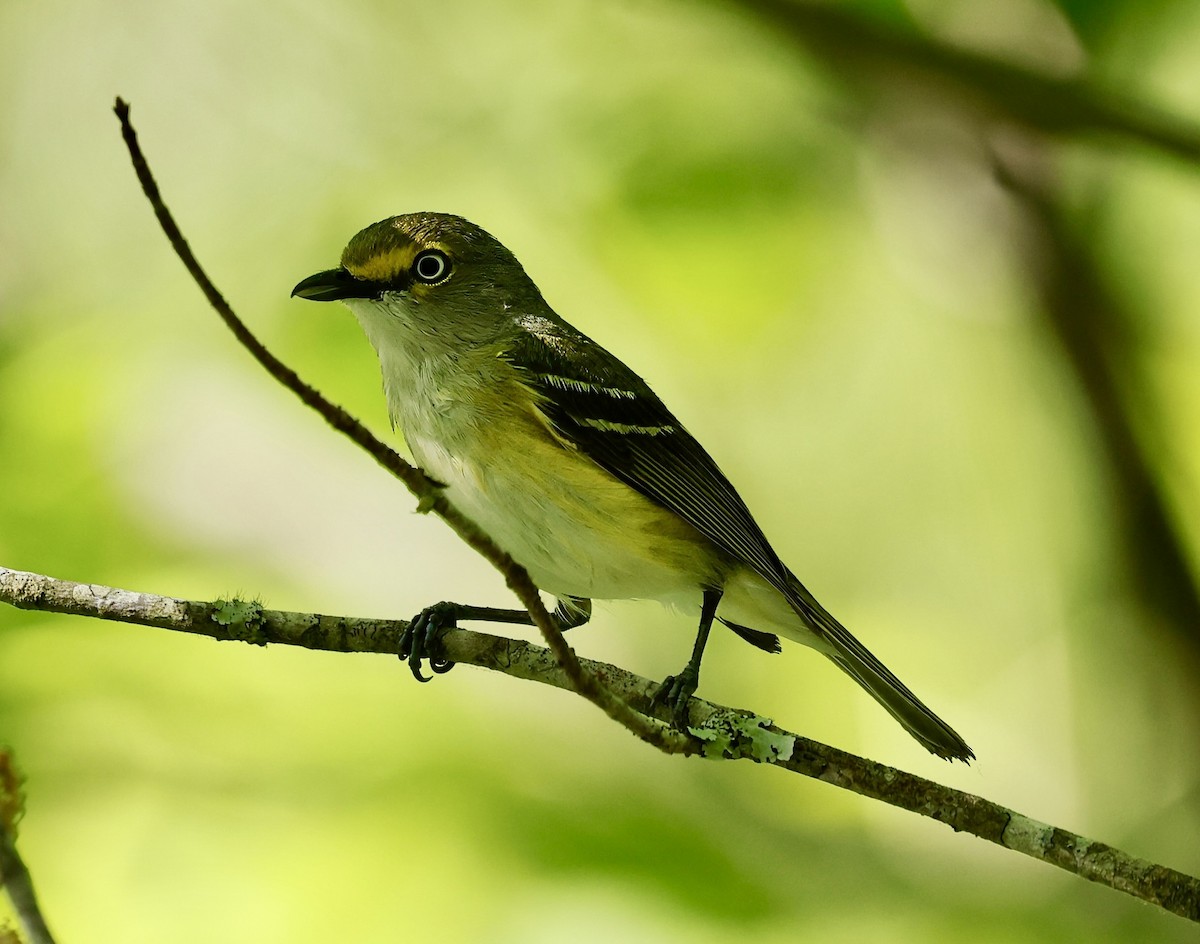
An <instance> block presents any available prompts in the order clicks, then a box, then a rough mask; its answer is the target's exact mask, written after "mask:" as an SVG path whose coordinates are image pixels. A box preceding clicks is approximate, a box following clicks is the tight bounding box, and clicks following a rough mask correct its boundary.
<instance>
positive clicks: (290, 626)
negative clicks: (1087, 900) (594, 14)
mask: <svg viewBox="0 0 1200 944" xmlns="http://www.w3.org/2000/svg"><path fill="white" fill-rule="evenodd" d="M0 602H4V603H9V604H11V605H12V606H16V607H19V608H21V609H28V610H45V611H49V612H55V613H71V614H74V615H76V616H91V617H98V618H100V619H108V620H118V621H121V622H126V623H139V624H143V625H147V626H157V627H160V628H163V629H172V630H177V631H179V632H186V633H195V634H199V635H204V636H210V637H211V638H213V639H220V640H241V641H243V642H249V643H254V644H257V645H266V644H267V643H278V644H282V645H290V646H303V647H305V648H308V649H321V650H327V651H331V652H377V653H395V652H396V651H397V646H398V643H399V638H400V633H401V632H402V631H403V629H404V626H405V623H404V622H403V621H401V620H375V619H355V618H351V617H344V616H321V615H318V614H315V613H289V612H284V611H280V610H268V609H264V608H263V607H262V606H260V605H259V604H256V603H245V602H240V601H222V600H218V601H216V602H214V603H200V602H196V601H192V600H177V599H173V598H171V597H162V596H157V595H155V594H149V593H133V592H131V591H128V590H117V589H114V588H112V587H104V586H99V585H97V584H81V583H73V582H71V581H67V580H56V579H54V578H53V577H46V576H43V575H41V574H31V573H25V572H23V571H17V570H8V569H6V568H4V567H0ZM444 641H445V646H446V654H447V656H448V657H449V658H450V659H452V660H453V661H455V662H461V663H465V664H468V665H475V666H480V667H482V668H486V669H491V670H493V671H495V672H502V673H504V674H505V675H510V676H512V677H514V678H522V679H528V680H530V681H535V682H540V683H542V684H543V685H551V686H554V687H556V688H563V689H568V690H570V689H572V688H573V682H572V680H571V679H569V678H568V676H567V674H566V673H565V671H564V670H563V669H562V668H561V666H560V665H559V664H558V663H557V661H556V658H555V657H554V656H553V655H552V654H551V653H550V652H549V651H548V650H546V649H543V648H542V647H541V646H536V645H533V644H532V643H528V642H523V641H521V640H518V639H508V638H505V637H503V636H494V635H491V634H489V633H476V632H472V631H470V630H466V629H461V628H460V629H455V630H450V631H449V632H448V633H447V634H446V637H445V640H444ZM581 661H582V663H583V667H584V669H585V670H586V671H587V672H588V673H589V674H590V675H592V676H593V677H596V678H601V679H603V680H604V683H605V685H606V686H607V687H608V688H609V690H611V691H612V692H613V693H614V694H616V695H617V696H619V697H621V698H622V699H624V700H625V701H626V702H628V703H629V704H631V705H633V706H635V707H637V708H638V709H639V710H641V711H645V712H648V713H652V714H655V715H656V717H658V718H659V719H660V720H661V721H663V722H666V721H667V720H668V719H669V715H668V710H667V707H666V706H665V705H659V706H651V704H650V698H651V695H652V693H653V691H654V689H655V687H656V686H655V683H654V682H653V681H651V680H650V679H647V678H642V677H641V676H639V675H635V674H633V673H632V672H628V671H626V670H625V669H622V668H620V667H618V666H615V665H608V664H606V663H603V662H594V661H591V660H587V659H584V660H581ZM692 720H693V721H694V722H695V723H696V725H697V730H699V731H701V732H702V734H703V736H704V737H705V739H706V740H705V750H704V753H705V754H706V755H707V756H709V757H714V758H724V759H729V760H752V761H755V762H758V763H769V764H773V765H774V766H776V767H780V768H782V769H784V770H789V771H791V772H792V773H797V774H802V775H804V776H806V777H811V778H814V779H816V780H823V781H824V782H826V783H829V784H833V785H834V786H837V787H841V788H842V789H844V790H850V791H852V792H854V793H857V794H860V795H861V796H865V797H870V798H872V799H875V800H882V801H883V802H884V803H889V804H891V805H892V806H896V807H899V808H901V809H905V810H909V811H910V812H913V813H917V814H919V815H921V816H927V817H929V818H930V819H933V820H937V821H938V822H942V823H945V824H946V825H947V826H949V827H950V828H951V829H954V830H955V831H958V832H965V833H970V834H971V835H973V836H978V837H979V838H980V839H986V840H988V841H989V842H993V843H996V844H997V845H1000V846H1004V847H1005V848H1007V849H1012V850H1013V851H1015V852H1020V853H1022V854H1024V855H1027V856H1032V857H1033V858H1035V859H1040V860H1041V861H1043V862H1048V863H1049V864H1051V865H1056V866H1058V867H1059V868H1061V869H1065V870H1066V871H1068V872H1072V873H1074V874H1076V875H1079V876H1081V877H1083V878H1086V879H1088V880H1089V881H1092V882H1099V883H1100V884H1102V885H1108V886H1110V887H1112V888H1115V889H1117V890H1118V891H1122V892H1125V893H1126V894H1127V895H1132V896H1133V897H1135V898H1139V899H1141V900H1142V901H1146V902H1149V903H1150V904H1153V905H1157V906H1158V907H1159V908H1162V909H1164V910H1166V911H1170V912H1172V913H1174V914H1177V915H1180V916H1182V917H1184V918H1187V919H1189V920H1191V921H1196V922H1200V879H1197V878H1194V877H1192V876H1190V875H1185V874H1184V873H1182V872H1178V871H1176V870H1174V869H1169V868H1167V867H1165V866H1161V865H1157V864H1155V863H1153V862H1148V861H1146V860H1144V859H1138V858H1135V857H1134V856H1131V855H1129V854H1128V853H1125V852H1122V851H1121V850H1119V849H1114V848H1113V847H1112V846H1107V845H1105V844H1103V843H1099V842H1093V841H1092V840H1090V839H1085V838H1084V837H1083V836H1079V835H1077V834H1075V833H1072V832H1068V831H1067V830H1065V829H1059V828H1058V827H1055V826H1051V825H1049V824H1047V823H1042V822H1039V821H1037V820H1035V819H1030V818H1029V817H1027V816H1023V815H1022V814H1020V813H1017V812H1015V811H1013V810H1010V809H1007V808H1005V807H1003V806H1000V805H999V804H996V803H992V802H991V801H990V800H985V799H983V798H982V797H978V796H974V795H973V794H970V793H965V792H963V791H961V790H955V789H954V788H952V787H947V786H943V785H942V784H939V783H934V782H933V781H932V780H926V779H924V778H923V777H918V776H916V775H914V774H910V773H906V772H905V771H902V770H897V769H895V768H894V767H888V766H886V765H884V764H880V763H877V762H876V761H873V760H868V759H867V758H864V757H858V756H856V755H854V754H849V753H847V752H845V751H840V750H838V749H837V748H834V747H830V746H828V745H826V744H822V743H820V742H818V741H813V740H810V739H808V738H805V737H801V736H800V735H798V734H795V733H793V732H791V731H787V730H784V729H783V728H780V727H778V726H776V725H774V724H772V723H771V721H770V720H769V719H767V718H763V717H761V716H759V715H756V714H754V713H753V712H750V711H744V710H741V709H736V708H729V707H726V706H723V705H717V704H713V703H712V702H708V701H705V700H704V699H701V698H697V699H695V700H694V702H693V707H692Z"/></svg>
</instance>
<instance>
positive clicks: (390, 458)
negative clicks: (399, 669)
mask: <svg viewBox="0 0 1200 944" xmlns="http://www.w3.org/2000/svg"><path fill="white" fill-rule="evenodd" d="M113 111H114V112H115V113H116V115H117V118H118V120H119V121H120V122H121V136H122V137H123V138H124V140H125V145H126V147H128V149H129V157H130V160H131V161H132V162H133V169H134V171H135V172H136V173H137V178H138V181H139V182H140V183H141V185H142V190H143V191H144V192H145V194H146V199H147V200H149V201H150V205H151V206H152V207H153V208H154V215H155V216H156V217H157V218H158V222H159V225H160V226H161V227H162V230H163V232H164V233H165V234H166V237H167V239H168V240H169V241H170V243H171V248H172V249H174V250H175V254H176V255H177V256H179V259H180V261H182V262H183V265H184V267H185V268H186V269H187V270H188V274H190V275H191V277H192V279H193V280H194V281H195V283H196V284H197V285H198V286H199V287H200V291H202V292H203V293H204V297H205V298H207V299H208V302H209V304H210V305H211V306H212V307H213V309H214V310H215V311H216V313H217V314H218V315H219V316H220V318H221V320H222V321H224V322H225V324H226V325H227V326H228V327H229V330H230V331H232V332H233V334H234V337H236V338H237V339H238V341H239V342H240V343H241V344H242V346H243V347H245V348H246V349H247V350H248V351H249V352H250V353H251V355H253V357H254V359H255V360H257V361H258V362H259V364H261V365H262V366H263V367H264V368H265V369H266V371H267V373H269V374H270V375H271V376H272V377H274V378H275V379H276V380H278V381H279V382H280V383H281V384H283V385H284V386H285V387H287V388H288V389H289V390H291V391H292V392H293V393H295V394H296V396H298V397H299V398H300V400H301V401H302V402H303V403H304V404H305V405H307V406H309V407H312V409H314V410H316V412H317V413H319V414H320V415H321V417H322V418H323V419H324V420H325V421H326V422H327V423H329V425H330V426H332V427H333V428H334V429H336V430H337V431H338V432H340V433H342V434H344V435H345V436H347V437H348V438H349V439H350V440H351V441H353V442H354V443H355V444H356V445H357V446H359V447H360V448H362V449H364V450H365V451H366V452H367V453H368V454H369V455H370V456H371V457H372V458H373V459H374V460H375V461H376V462H378V463H379V464H380V465H381V466H383V467H384V468H385V469H386V470H387V471H388V472H390V473H392V475H394V476H395V477H396V478H398V479H399V480H400V481H401V482H403V483H404V484H405V485H406V486H407V487H408V490H409V491H410V492H412V494H413V496H414V497H415V498H416V499H417V503H418V504H417V508H418V510H420V511H423V512H433V513H434V514H436V515H437V516H438V517H439V518H441V519H442V520H443V521H445V522H446V524H448V525H449V526H450V527H451V529H453V531H454V533H455V534H457V535H458V536H459V537H460V538H462V539H463V541H464V542H466V544H467V545H468V546H469V547H471V548H473V549H474V550H475V551H477V552H478V553H479V554H481V555H482V556H483V557H484V558H485V559H486V560H487V561H489V562H490V563H491V564H492V565H493V566H494V567H495V568H496V569H497V570H499V571H500V573H501V574H503V575H504V580H505V583H506V584H508V587H509V589H511V590H512V591H513V593H514V594H516V596H517V599H519V600H520V601H521V604H522V605H523V606H524V607H525V608H526V609H527V610H528V611H529V615H530V618H531V619H532V620H533V622H534V625H535V626H537V628H538V629H539V630H540V631H541V633H542V636H543V637H544V638H545V640H546V644H547V645H548V646H549V647H550V650H551V651H552V652H553V653H554V656H555V658H556V659H558V661H559V664H560V665H561V666H562V667H563V671H564V672H566V674H567V677H568V678H570V679H571V682H572V685H573V687H574V689H575V691H576V692H578V693H579V694H580V695H582V696H583V697H584V698H586V699H587V700H588V701H590V702H592V703H593V704H595V705H597V706H598V707H599V708H601V709H602V710H603V711H604V712H605V713H606V714H607V715H608V716H609V717H611V718H612V719H613V720H614V721H616V722H618V723H619V724H621V725H623V726H624V727H626V728H628V729H629V730H630V731H632V732H633V733H634V734H635V735H637V736H638V737H639V738H641V739H642V740H643V741H646V742H647V743H649V744H653V745H654V746H655V747H657V748H658V749H659V750H662V751H665V752H667V753H673V754H674V753H684V754H686V753H694V752H695V751H696V750H697V749H698V746H697V745H696V744H694V743H693V742H692V741H691V740H690V739H689V738H687V737H686V736H684V735H681V734H679V733H678V732H676V731H674V730H672V729H670V728H667V727H664V726H663V725H660V724H655V723H653V722H651V721H649V720H648V719H647V718H646V717H645V716H643V715H639V714H638V713H637V712H635V711H633V710H632V709H631V708H630V707H629V706H628V705H626V704H625V703H624V702H622V701H621V700H620V699H619V698H616V697H615V696H613V695H612V694H611V693H610V692H608V691H607V690H606V689H605V687H604V686H603V685H601V684H600V683H599V682H598V681H597V680H596V679H595V678H594V677H593V676H591V675H589V674H588V673H587V672H586V671H585V670H584V669H583V667H582V666H581V665H580V663H579V658H578V657H577V656H576V655H575V651H574V650H573V649H572V648H571V647H570V646H569V645H568V644H567V641H566V639H565V638H563V635H562V633H561V632H559V629H558V627H557V626H556V625H555V623H554V620H553V619H552V618H551V616H550V613H549V612H548V611H547V610H546V606H545V604H543V603H542V598H541V597H540V596H539V595H538V591H537V587H535V586H534V584H533V581H532V580H530V579H529V575H528V574H527V573H526V572H525V569H524V568H523V567H521V566H520V565H519V564H518V563H517V562H516V561H514V560H513V559H512V558H511V557H510V556H509V555H508V554H507V553H505V552H504V551H503V550H502V549H501V548H500V547H499V546H498V545H497V544H496V542H495V541H493V540H492V539H491V537H490V536H489V535H487V534H485V533H484V532H483V531H482V530H481V529H480V528H479V527H478V526H477V525H476V524H475V523H474V522H473V521H471V520H470V519H469V518H468V517H467V516H466V515H464V514H462V512H460V511H459V510H458V509H456V508H455V507H454V506H453V505H451V504H450V502H449V501H447V499H446V496H445V495H444V494H443V493H442V490H441V487H440V486H439V485H438V483H437V482H435V481H434V480H433V479H431V478H429V476H427V475H426V474H425V473H424V472H422V471H421V470H420V469H418V468H416V467H415V466H413V465H411V464H410V463H408V462H406V461H404V459H403V458H401V456H400V455H399V454H398V453H397V452H396V451H395V450H393V449H391V448H389V447H388V446H387V445H385V444H384V443H382V442H380V441H379V439H378V438H376V437H375V436H374V435H372V433H371V432H370V430H368V429H367V428H366V427H365V426H363V425H362V424H361V423H360V422H358V420H356V419H355V418H354V417H352V416H351V415H350V414H349V413H347V412H346V411H345V410H343V409H342V408H341V407H339V406H335V405H334V404H333V403H330V402H329V401H328V400H327V399H325V397H324V396H322V395H321V394H320V393H319V392H318V391H317V390H316V389H315V388H313V387H311V386H309V385H308V384H307V383H305V382H304V381H303V380H301V379H300V376H299V375H298V374H297V373H296V372H295V371H294V370H292V369H291V368H290V367H288V366H287V365H286V364H284V363H283V362H282V361H281V360H279V358H277V357H276V356H275V355H274V354H272V353H271V352H270V351H269V350H267V348H266V347H265V346H264V345H263V344H262V342H260V341H259V340H258V339H257V338H256V337H255V336H254V335H253V334H252V333H251V331H250V329H249V328H247V327H246V325H245V323H244V322H243V321H242V320H241V318H239V317H238V316H237V314H236V313H235V312H234V311H233V308H232V307H231V306H230V305H229V303H228V302H227V301H225V298H224V297H223V296H222V295H221V293H220V292H219V291H218V290H217V287H216V286H215V285H214V284H213V283H212V280H210V279H209V277H208V276H207V275H206V274H205V272H204V269H203V268H202V267H201V266H200V263H199V261H198V260H197V259H196V256H195V254H194V253H193V252H192V250H191V247H190V246H189V245H188V243H187V240H186V239H184V236H183V233H182V232H181V231H180V229H179V227H178V225H177V224H176V223H175V220H174V218H173V217H172V216H171V211H170V210H168V209H167V206H166V204H165V203H164V202H163V199H162V195H161V193H160V192H159V189H158V184H157V183H156V182H155V180H154V175H153V174H152V173H151V172H150V165H149V164H148V163H147V161H146V157H145V155H144V154H143V153H142V149H141V146H140V145H139V144H138V140H137V132H136V131H134V129H133V125H132V124H131V123H130V120H129V105H128V103H127V102H125V101H123V100H122V99H120V98H118V99H117V100H116V104H115V105H114V106H113Z"/></svg>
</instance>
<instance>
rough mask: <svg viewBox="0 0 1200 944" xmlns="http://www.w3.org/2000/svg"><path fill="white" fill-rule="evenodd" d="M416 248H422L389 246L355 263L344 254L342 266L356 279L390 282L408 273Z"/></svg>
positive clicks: (415, 246)
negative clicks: (402, 273) (403, 273)
mask: <svg viewBox="0 0 1200 944" xmlns="http://www.w3.org/2000/svg"><path fill="white" fill-rule="evenodd" d="M418 248H422V247H418V246H417V245H415V244H414V243H411V242H406V243H404V244H403V245H399V246H389V247H388V248H386V249H384V250H383V251H382V252H378V253H376V254H374V255H372V256H368V257H367V258H366V259H363V260H355V261H351V260H349V259H347V258H346V256H348V255H349V253H345V254H344V255H343V256H342V265H343V266H344V267H345V269H346V271H347V272H349V273H350V274H351V275H352V276H354V277H355V278H356V279H363V280H364V281H367V282H390V281H391V280H392V279H394V278H395V277H396V276H397V275H399V274H400V273H401V272H407V271H408V267H409V266H411V265H412V261H413V258H414V257H415V256H416V255H417V250H418Z"/></svg>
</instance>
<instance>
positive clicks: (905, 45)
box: [740, 0, 1200, 164]
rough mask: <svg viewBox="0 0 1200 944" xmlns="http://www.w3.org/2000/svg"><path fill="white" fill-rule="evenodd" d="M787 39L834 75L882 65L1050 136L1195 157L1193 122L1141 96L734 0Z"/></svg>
mask: <svg viewBox="0 0 1200 944" xmlns="http://www.w3.org/2000/svg"><path fill="white" fill-rule="evenodd" d="M740 5H741V6H742V7H744V8H745V9H746V10H748V11H750V12H752V13H754V14H755V15H757V16H758V17H759V18H760V19H762V20H763V21H765V22H767V23H770V24H771V25H772V26H773V27H774V28H775V29H776V30H777V31H778V32H780V33H781V34H782V35H784V36H786V37H787V38H788V39H789V40H790V41H792V42H795V43H798V44H801V45H803V46H804V47H805V48H806V49H807V50H809V51H810V52H812V53H814V54H816V55H817V56H820V57H821V58H823V59H825V61H826V62H827V63H828V64H829V65H830V66H831V68H832V69H834V70H835V74H836V75H837V76H838V77H846V76H859V75H861V74H863V73H864V72H868V71H878V70H879V69H880V68H884V69H887V70H888V72H887V76H888V78H889V79H890V80H891V81H893V82H894V79H895V73H896V71H897V70H901V71H904V72H907V73H908V74H910V75H921V76H925V77H927V78H933V79H936V80H938V81H939V82H941V83H942V84H943V85H945V84H946V83H949V84H950V85H951V86H953V87H954V88H956V89H958V90H959V91H960V92H961V93H965V94H967V95H969V96H971V97H972V98H973V99H975V100H976V101H978V102H980V103H981V104H983V105H985V106H986V107H987V108H989V109H991V110H992V111H994V112H996V113H999V114H1002V115H1004V116H1005V117H1007V118H1008V119H1009V120H1012V121H1015V122H1017V123H1018V124H1021V125H1024V126H1025V127H1030V128H1036V129H1038V130H1041V131H1045V132H1050V133H1053V134H1073V135H1081V134H1101V135H1108V136H1112V137H1120V138H1125V139H1127V140H1130V141H1133V142H1135V143H1138V144H1142V145H1148V146H1150V147H1154V148H1157V149H1158V150H1160V151H1162V152H1164V153H1166V154H1170V155H1172V156H1174V157H1177V158H1182V159H1183V160H1185V161H1188V162H1190V163H1193V164H1195V163H1200V128H1197V127H1196V125H1195V124H1193V123H1189V122H1185V121H1182V120H1180V119H1178V118H1176V117H1174V116H1172V115H1169V114H1167V113H1166V112H1164V111H1162V110H1161V109H1157V108H1154V107H1152V106H1150V105H1148V104H1147V103H1145V102H1140V101H1136V100H1134V99H1131V98H1128V97H1124V96H1121V95H1119V94H1118V93H1116V92H1112V91H1106V90H1103V89H1101V88H1098V87H1096V86H1095V85H1093V84H1092V83H1090V82H1088V81H1085V80H1082V79H1076V78H1060V77H1057V76H1053V75H1050V74H1047V73H1045V72H1040V71H1037V70H1035V69H1030V68H1026V67H1024V66H1019V65H1016V64H1015V63H1012V62H1007V61H1005V60H1003V59H997V58H994V57H992V56H988V55H986V54H984V53H979V52H973V51H971V50H968V49H963V48H961V47H959V46H954V45H951V44H949V43H946V42H943V41H941V40H938V39H934V38H931V37H929V36H925V35H922V34H921V33H920V32H918V31H917V30H915V29H913V30H904V29H896V28H892V27H886V26H883V25H882V24H881V23H880V22H879V21H878V19H877V18H875V17H870V16H865V15H863V14H861V13H857V12H854V11H853V10H848V9H846V8H844V7H842V6H839V5H838V4H832V3H828V2H813V0H740Z"/></svg>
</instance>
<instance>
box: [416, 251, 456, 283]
mask: <svg viewBox="0 0 1200 944" xmlns="http://www.w3.org/2000/svg"><path fill="white" fill-rule="evenodd" d="M412 273H413V277H414V278H415V279H416V280H417V281H418V282H424V283H426V284H427V285H432V284H434V283H435V282H441V281H443V280H444V279H445V278H446V277H447V276H448V275H449V274H450V260H449V259H447V258H446V254H445V253H444V252H442V251H440V250H438V249H426V250H425V251H424V252H422V253H418V255H417V257H416V258H415V259H414V260H413V265H412Z"/></svg>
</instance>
